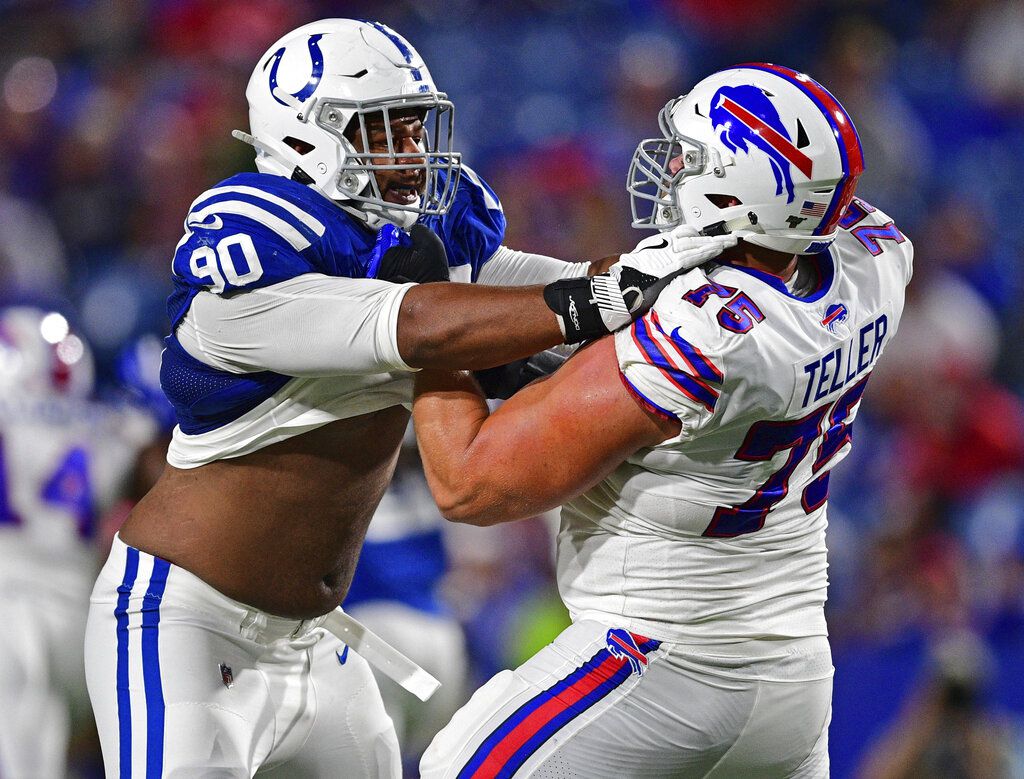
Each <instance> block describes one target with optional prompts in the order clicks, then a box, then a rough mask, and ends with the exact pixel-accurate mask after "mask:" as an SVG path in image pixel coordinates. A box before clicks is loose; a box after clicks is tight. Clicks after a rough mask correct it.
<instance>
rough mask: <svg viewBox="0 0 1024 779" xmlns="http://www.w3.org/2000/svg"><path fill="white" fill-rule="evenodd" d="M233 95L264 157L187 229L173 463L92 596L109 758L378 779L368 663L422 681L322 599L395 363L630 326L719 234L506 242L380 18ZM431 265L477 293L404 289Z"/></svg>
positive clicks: (311, 36) (476, 363)
mask: <svg viewBox="0 0 1024 779" xmlns="http://www.w3.org/2000/svg"><path fill="white" fill-rule="evenodd" d="M246 97H247V99H248V102H249V107H250V132H249V133H237V135H238V136H239V137H240V138H242V139H243V140H245V141H247V142H249V143H250V144H252V145H253V146H254V147H255V149H256V165H257V168H258V169H259V171H260V172H259V173H243V174H239V175H236V176H233V177H231V178H229V179H227V180H226V181H223V182H221V183H220V184H218V185H217V186H215V187H213V188H212V189H210V190H207V191H206V192H204V193H203V194H201V195H200V196H199V197H198V198H197V199H196V200H195V202H194V203H193V204H192V206H191V208H190V210H189V213H188V215H187V217H186V220H185V234H184V236H183V237H182V239H181V241H180V242H179V243H178V246H177V247H176V250H175V254H174V259H173V265H172V273H173V282H174V291H173V293H172V295H171V297H170V299H169V302H168V306H169V314H170V318H171V325H172V331H171V335H170V336H169V337H168V338H167V339H166V342H165V347H166V348H165V353H164V356H163V362H162V368H161V380H162V385H163V388H164V390H165V392H166V394H167V396H168V398H169V399H170V400H171V402H172V404H173V405H174V407H175V411H176V415H177V422H178V424H177V426H176V427H175V429H174V433H173V439H172V442H171V444H170V447H169V449H168V454H167V459H168V467H167V468H166V469H165V471H164V473H163V475H162V476H161V477H160V479H159V481H158V482H157V483H156V485H154V487H153V488H152V489H151V490H150V492H149V493H148V494H147V495H146V496H145V497H144V498H143V499H142V500H141V501H140V502H139V504H138V505H137V506H136V507H135V509H134V510H133V511H132V513H131V515H130V516H129V517H128V519H127V520H126V521H125V523H124V525H123V527H122V529H121V531H120V533H119V535H118V537H116V538H115V539H114V543H113V546H112V549H111V553H110V557H109V559H108V561H107V563H106V565H105V566H104V569H103V570H102V572H101V573H100V576H99V578H98V580H97V583H96V586H95V589H94V592H93V597H92V603H91V608H90V614H89V622H88V631H87V637H86V667H87V676H88V683H89V692H90V697H91V700H92V705H93V709H94V711H95V714H96V719H97V723H98V728H99V733H100V739H101V743H102V747H103V752H104V763H105V766H106V771H107V774H108V775H110V776H115V775H120V776H129V775H131V774H132V773H133V772H137V773H138V774H140V775H141V774H143V773H145V774H146V775H147V776H160V775H175V776H193V775H204V776H207V775H217V776H250V775H252V774H254V773H255V772H257V771H258V770H270V769H279V770H281V771H283V772H286V773H287V775H289V776H327V775H330V776H396V775H398V772H399V754H398V749H397V742H396V739H395V734H394V729H393V727H392V724H391V722H390V720H389V719H388V717H387V715H386V714H385V712H384V709H383V706H382V704H381V699H380V695H379V693H378V691H377V688H376V685H375V684H374V681H373V677H372V675H371V673H370V671H369V668H368V666H367V661H366V660H367V658H369V659H371V660H373V659H375V658H376V659H377V660H378V661H379V662H380V664H381V666H382V667H383V671H384V672H385V673H388V674H389V675H392V676H394V677H397V678H399V679H400V680H401V681H402V682H403V683H404V684H405V686H407V687H408V688H409V689H411V690H413V691H415V692H417V694H419V695H421V696H425V695H427V694H429V692H430V690H431V689H432V688H433V686H434V685H433V680H432V679H431V678H430V677H429V676H428V675H426V674H425V673H424V672H422V671H421V670H420V669H419V668H417V667H416V666H415V665H414V664H412V663H411V662H410V661H408V660H407V659H406V658H404V656H400V655H398V654H397V653H396V652H395V651H394V650H393V649H391V648H390V647H388V646H387V645H385V644H383V643H382V642H379V641H378V640H377V639H376V637H375V636H373V635H372V634H370V633H369V632H368V631H367V630H366V629H365V628H363V627H362V626H361V625H359V624H358V623H356V622H355V621H354V620H352V619H350V618H348V617H347V615H345V614H344V613H343V612H341V611H339V610H337V609H336V607H337V606H338V604H339V603H341V601H342V599H343V597H344V595H345V592H346V590H347V589H348V586H349V582H350V579H351V577H352V572H353V569H354V567H355V562H356V559H357V557H358V554H359V549H360V546H361V544H362V540H363V536H364V533H365V531H366V526H367V523H368V522H369V520H370V517H371V516H372V514H373V511H374V508H375V507H376V505H377V503H378V502H379V500H380V498H381V495H382V493H383V491H384V489H385V487H386V486H387V484H388V481H389V480H390V478H391V474H392V471H393V469H394V465H395V460H396V457H397V454H398V449H399V445H400V442H401V439H402V435H403V432H404V430H405V427H406V423H407V420H408V411H407V407H408V406H409V405H410V403H411V399H412V378H411V377H412V371H414V370H416V369H418V368H424V367H433V368H461V369H477V368H487V367H490V366H496V365H501V364H504V363H507V362H510V361H512V360H516V359H519V358H523V357H525V356H527V355H530V354H533V353H535V352H538V351H540V350H543V349H547V348H550V347H552V346H555V345H557V344H560V343H563V342H570V343H571V342H577V341H580V340H584V339H586V338H590V337H594V336H596V335H600V334H603V333H606V332H609V331H611V330H614V329H616V328H618V327H621V326H624V325H625V324H627V323H628V322H629V321H630V320H631V319H633V318H635V317H636V316H638V315H640V314H641V313H642V311H644V310H645V309H646V308H647V307H649V306H650V304H651V302H653V300H654V298H655V297H656V295H657V292H658V291H659V290H660V288H661V287H662V286H664V284H666V283H667V282H668V281H669V280H670V279H671V277H672V276H673V274H675V273H678V272H679V271H680V270H682V269H685V268H688V267H692V266H694V265H696V264H699V263H701V262H703V261H705V260H706V259H708V258H710V257H712V256H715V255H717V254H718V253H719V252H720V251H722V249H723V248H725V247H727V246H730V245H732V244H733V243H735V239H733V238H730V237H717V238H706V237H694V236H693V233H692V231H688V232H678V233H671V234H666V235H661V236H657V237H656V238H655V239H653V240H651V239H649V240H647V241H645V242H641V244H640V245H639V246H638V247H637V249H636V250H634V252H631V253H629V254H626V255H622V257H620V260H619V262H618V263H617V264H616V265H615V266H613V267H612V268H611V269H609V270H605V267H604V265H606V264H607V263H604V264H598V265H589V264H587V263H576V264H573V263H563V262H561V261H558V260H554V259H552V258H545V257H538V256H532V255H528V254H524V253H521V252H516V251H512V250H510V249H507V248H505V247H503V246H502V240H503V237H504V228H505V220H504V216H503V214H502V212H501V206H500V204H499V202H498V199H497V197H496V196H495V194H494V193H493V192H492V191H491V190H490V189H489V188H488V187H487V185H486V184H485V183H484V182H483V181H482V180H481V179H480V178H479V177H478V176H477V175H476V174H475V173H474V172H473V171H471V170H470V169H469V168H468V167H465V166H463V165H462V162H461V159H460V157H459V155H458V154H457V153H456V152H455V151H454V150H453V147H452V138H453V135H452V123H451V120H452V116H453V108H452V105H451V103H450V102H449V101H448V100H447V99H446V97H445V95H444V94H443V93H441V92H439V91H438V90H437V88H436V87H435V85H434V82H433V80H432V78H431V76H430V73H429V71H428V70H427V68H426V66H425V65H424V63H423V62H422V60H421V59H420V57H419V55H418V54H417V53H416V52H415V51H414V50H413V49H412V47H411V46H410V45H409V44H408V42H407V41H405V39H404V38H402V37H401V36H399V35H398V34H397V33H395V32H394V31H392V30H391V29H389V28H388V27H385V26H384V25H382V24H378V23H374V22H360V21H353V20H344V19H334V20H325V21H321V22H316V23H314V24H311V25H307V26H305V27H303V28H300V29H299V30H296V31H294V32H292V33H289V34H288V35H286V36H284V37H283V38H282V39H281V40H280V41H278V42H277V43H275V44H274V45H273V46H272V47H271V48H270V49H269V51H268V52H267V53H266V55H265V56H264V57H263V58H262V59H261V60H260V61H259V63H258V64H257V66H256V68H255V70H254V72H253V75H252V78H251V79H250V82H249V85H248V88H247V91H246ZM407 229H408V232H406V230H407ZM666 237H667V239H668V240H666ZM599 271H600V272H599ZM588 273H590V274H591V275H587V274H588ZM447 280H453V281H462V282H482V285H480V286H478V285H476V284H425V283H413V282H429V281H447ZM395 282H401V283H395ZM544 284H546V285H547V286H542V285H544ZM512 285H515V287H514V288H508V287H511V286H512ZM503 287H505V288H503ZM339 636H340V638H338V637H339ZM350 648H351V649H353V650H355V651H352V652H350V651H349V649H350Z"/></svg>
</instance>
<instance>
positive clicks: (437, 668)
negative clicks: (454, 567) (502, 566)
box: [343, 430, 468, 762]
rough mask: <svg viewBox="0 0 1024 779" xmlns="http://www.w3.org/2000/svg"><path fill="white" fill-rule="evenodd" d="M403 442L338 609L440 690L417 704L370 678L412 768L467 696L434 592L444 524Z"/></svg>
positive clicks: (462, 649) (462, 658) (383, 680)
mask: <svg viewBox="0 0 1024 779" xmlns="http://www.w3.org/2000/svg"><path fill="white" fill-rule="evenodd" d="M409 439H410V440H409V441H408V442H407V443H406V445H405V447H403V453H402V455H401V456H400V459H399V462H398V467H397V469H396V470H395V475H394V477H393V478H392V480H391V484H390V485H389V486H388V490H387V492H385V493H384V497H383V498H382V499H381V502H380V505H379V506H378V507H377V511H376V512H375V513H374V515H373V520H372V521H371V522H370V527H369V529H368V530H367V533H366V540H365V541H364V542H363V548H362V550H361V551H360V555H359V565H358V567H357V568H356V573H355V576H354V578H353V580H352V584H351V586H350V587H349V591H348V594H347V595H346V597H345V602H344V604H343V605H344V607H345V611H347V612H348V613H350V614H351V615H352V616H354V617H355V618H356V619H358V620H359V621H360V622H362V623H363V624H364V625H366V626H367V627H368V628H370V630H372V631H373V632H375V633H376V634H377V635H379V636H380V637H381V638H383V639H384V640H385V641H387V642H388V643H390V644H391V645H392V646H394V647H395V648H396V649H398V650H399V651H400V652H402V653H403V654H404V655H406V656H407V657H409V658H410V659H412V660H413V661H414V662H416V664H417V665H419V666H420V667H422V668H423V669H424V670H425V671H427V672H428V673H429V674H430V675H431V676H433V677H435V678H436V679H437V680H438V681H439V682H441V687H440V688H439V689H438V690H437V692H435V693H434V694H433V695H432V696H431V697H430V700H428V701H425V702H424V701H419V700H417V699H416V698H414V697H413V696H411V695H409V693H407V692H406V691H404V690H402V689H401V688H400V687H399V686H398V685H397V684H396V683H395V682H393V681H392V680H391V679H388V678H387V677H386V676H384V675H383V674H381V673H379V672H377V671H376V670H375V676H376V677H377V683H378V685H379V686H380V692H381V696H382V697H383V698H384V708H385V710H386V711H387V712H388V714H389V715H390V717H391V719H392V721H393V722H394V723H395V731H396V733H397V734H398V742H399V744H400V746H401V749H402V755H403V758H404V759H405V760H406V762H408V761H409V760H418V758H419V756H420V755H421V754H423V750H424V749H426V747H427V744H429V743H430V740H431V739H432V738H433V737H434V734H436V733H437V731H439V730H440V729H441V728H442V727H444V725H445V724H446V723H447V722H448V720H450V719H451V717H452V714H454V713H455V711H456V709H458V707H459V706H461V705H462V704H463V703H465V701H466V696H467V694H468V691H467V690H466V689H465V687H466V674H467V662H468V660H467V657H466V642H465V638H464V636H463V633H462V626H461V625H460V624H459V622H458V620H457V619H456V618H455V615H454V614H452V613H451V611H450V610H449V608H448V607H447V605H446V604H445V603H444V602H443V601H442V599H441V597H440V592H439V590H440V589H441V587H442V584H443V580H444V577H445V575H446V574H447V573H448V567H449V561H448V552H447V548H446V543H445V532H446V523H445V521H444V519H443V518H442V517H441V514H440V513H439V512H438V510H437V505H436V504H435V503H434V499H433V497H431V495H430V489H429V488H428V487H427V482H426V479H425V478H424V476H423V470H422V465H421V464H420V462H419V458H418V457H417V456H416V453H415V442H414V441H413V440H412V438H411V430H410V435H409Z"/></svg>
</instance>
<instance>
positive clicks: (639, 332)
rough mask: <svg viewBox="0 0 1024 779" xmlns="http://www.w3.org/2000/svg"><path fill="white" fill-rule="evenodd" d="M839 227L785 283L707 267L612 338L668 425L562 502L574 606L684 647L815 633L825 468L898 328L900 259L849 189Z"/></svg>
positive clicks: (887, 231) (880, 220) (633, 388)
mask: <svg viewBox="0 0 1024 779" xmlns="http://www.w3.org/2000/svg"><path fill="white" fill-rule="evenodd" d="M841 224H842V226H843V229H842V230H840V233H839V236H838V238H837V239H836V241H835V242H834V243H833V244H832V245H831V246H830V247H829V248H828V250H826V251H823V252H821V253H820V254H817V255H811V256H808V257H805V258H802V260H801V267H800V270H799V272H798V276H797V279H798V280H797V284H796V285H795V287H796V289H797V290H798V291H796V292H794V291H792V290H791V289H790V288H789V287H787V285H786V284H784V283H783V282H782V281H781V280H780V279H778V278H776V277H773V276H771V275H768V274H765V273H761V272H758V271H755V270H753V269H750V268H746V267H741V266H736V265H727V264H721V263H709V264H707V265H704V266H702V267H701V268H698V269H695V270H693V271H691V272H689V273H687V274H684V275H683V276H681V277H679V278H678V279H676V280H675V281H674V282H673V283H672V284H671V285H670V286H669V287H668V288H666V290H665V291H664V292H662V294H661V296H660V298H659V299H658V302H657V303H656V304H655V306H654V307H653V308H652V310H651V311H650V312H648V314H647V315H646V316H644V317H643V318H641V319H639V320H637V321H636V322H635V323H634V324H633V326H632V327H630V328H628V329H625V330H622V331H620V332H619V333H618V334H616V336H615V347H616V353H617V356H618V361H619V368H620V371H621V378H622V381H623V384H624V385H625V387H626V389H627V390H628V391H629V392H630V393H631V394H632V395H633V396H634V397H635V399H636V400H637V402H638V403H640V404H641V405H643V406H644V407H645V408H647V409H648V410H650V411H651V412H653V413H655V414H659V415H662V416H665V417H667V418H670V419H677V420H678V421H679V422H680V423H681V425H682V431H681V433H680V435H678V436H677V437H675V438H671V439H669V440H667V441H665V442H663V443H662V444H660V445H658V446H655V447H652V448H648V449H642V450H640V451H638V452H637V453H636V454H634V455H633V456H632V457H630V458H629V459H628V460H627V461H626V462H624V463H623V464H622V465H621V466H619V468H618V469H616V470H615V471H614V472H613V473H612V474H611V475H610V476H609V477H608V478H607V479H605V480H604V481H603V482H601V483H600V484H598V485H596V486H595V487H594V488H592V489H591V490H589V491H588V492H586V493H584V494H583V495H581V496H579V497H578V498H576V499H574V500H573V501H571V502H570V503H568V504H567V505H566V506H565V507H564V508H563V511H562V527H561V532H560V534H559V554H558V579H559V589H560V591H561V594H562V597H563V599H564V600H565V602H566V605H567V606H568V607H569V609H570V611H571V612H572V613H573V616H574V618H583V617H591V618H597V619H601V618H609V617H614V618H615V619H616V620H618V621H617V623H616V624H621V625H622V626H623V627H626V628H627V629H629V630H632V631H635V632H638V633H641V634H643V635H647V636H653V637H656V638H659V639H664V640H675V641H680V642H688V643H728V642H732V641H742V640H749V639H772V638H802V637H808V636H816V635H826V633H827V631H826V626H825V618H824V611H823V605H824V602H825V596H826V587H827V584H828V577H827V573H826V569H827V562H826V547H825V527H826V518H825V510H826V503H827V499H828V479H829V471H830V469H831V468H832V467H833V466H834V465H835V464H836V463H838V462H839V461H840V460H841V459H842V458H843V457H844V456H845V455H846V454H847V452H848V451H849V446H850V436H851V426H852V423H853V420H854V417H855V415H856V413H857V408H858V406H859V403H860V400H861V397H862V395H863V393H864V389H865V387H866V385H867V382H868V377H869V376H870V373H871V369H872V368H873V366H874V365H875V363H876V362H877V360H878V359H879V357H880V355H881V354H882V352H883V351H884V349H885V346H886V344H887V343H888V342H889V341H890V340H891V339H892V338H893V336H894V335H895V333H896V330H897V327H898V325H899V320H900V315H901V313H902V310H903V302H904V288H905V287H906V284H907V282H908V281H909V280H910V275H911V265H912V256H913V249H912V246H911V243H910V241H909V240H907V239H906V237H905V236H904V235H903V234H902V233H900V232H899V230H898V229H897V228H896V227H895V226H894V225H893V223H892V220H890V219H889V218H888V217H887V216H886V215H885V214H883V213H882V212H881V211H878V210H876V209H873V208H872V207H871V206H869V205H868V204H866V203H864V202H863V201H858V200H855V201H854V202H853V204H852V205H851V207H850V209H849V211H848V212H847V215H846V217H845V218H844V219H843V221H842V223H841ZM622 617H625V618H626V621H625V622H623V621H622Z"/></svg>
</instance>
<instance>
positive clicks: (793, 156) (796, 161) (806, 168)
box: [722, 97, 814, 178]
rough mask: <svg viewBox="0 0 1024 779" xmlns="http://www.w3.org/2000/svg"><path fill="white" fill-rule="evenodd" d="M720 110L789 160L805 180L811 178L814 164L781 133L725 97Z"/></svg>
mask: <svg viewBox="0 0 1024 779" xmlns="http://www.w3.org/2000/svg"><path fill="white" fill-rule="evenodd" d="M722 108H724V109H725V110H726V111H728V112H729V113H730V114H732V115H733V116H735V117H736V118H737V119H739V120H740V121H741V122H743V124H745V125H746V126H747V127H749V128H750V129H751V130H753V131H754V132H755V133H757V134H758V135H760V136H761V137H762V138H764V139H765V141H767V142H768V143H769V144H770V145H771V147H772V148H773V149H775V151H777V152H778V153H779V154H781V155H782V156H783V157H785V158H786V159H787V160H789V161H790V162H791V163H792V164H793V165H796V167H797V168H798V169H799V171H800V172H801V173H803V174H804V175H805V176H806V177H807V178H810V177H811V172H812V170H813V169H814V162H813V161H812V160H811V158H810V157H808V156H807V155H806V154H804V153H803V152H802V151H800V150H799V149H798V148H797V147H796V146H794V145H793V144H792V142H791V141H789V139H787V138H786V136H784V135H783V134H782V133H780V132H779V131H778V130H776V129H775V128H774V127H772V126H771V125H769V124H768V123H767V122H766V121H764V120H763V119H762V118H761V117H760V116H757V115H756V114H752V113H750V111H748V110H747V109H746V108H744V107H743V106H741V105H738V104H736V103H734V102H733V101H732V100H730V99H729V98H727V97H723V98H722Z"/></svg>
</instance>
